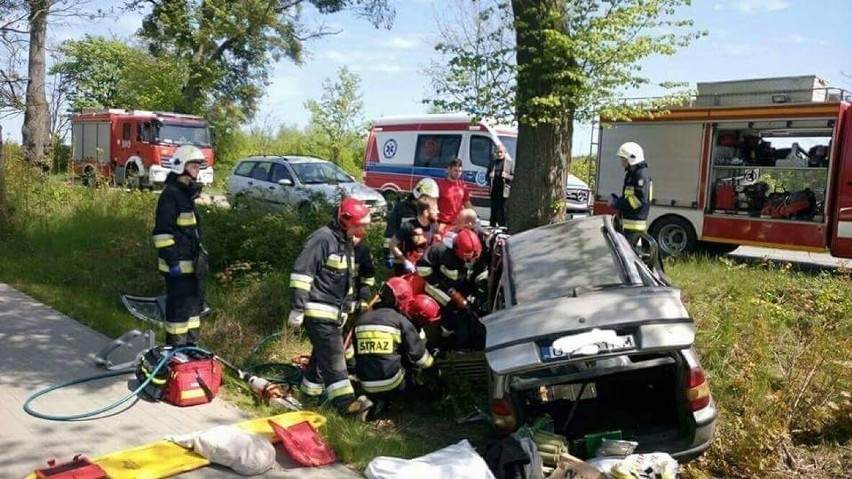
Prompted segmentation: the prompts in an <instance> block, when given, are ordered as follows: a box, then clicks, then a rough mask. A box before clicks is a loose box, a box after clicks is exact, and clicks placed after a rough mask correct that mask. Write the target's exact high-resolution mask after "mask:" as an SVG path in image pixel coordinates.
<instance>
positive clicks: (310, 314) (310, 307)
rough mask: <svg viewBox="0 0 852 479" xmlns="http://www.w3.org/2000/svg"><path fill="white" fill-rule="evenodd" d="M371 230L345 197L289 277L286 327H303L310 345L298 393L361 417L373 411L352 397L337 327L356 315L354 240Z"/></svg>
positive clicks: (361, 208) (360, 206)
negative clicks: (289, 307) (290, 293)
mask: <svg viewBox="0 0 852 479" xmlns="http://www.w3.org/2000/svg"><path fill="white" fill-rule="evenodd" d="M369 226H370V210H369V209H368V208H367V206H366V205H365V204H364V203H363V202H362V201H360V200H357V199H354V198H344V199H343V200H342V201H341V202H340V205H339V206H338V212H337V218H336V219H335V220H334V221H332V222H331V223H329V224H328V225H326V226H323V227H322V228H320V229H318V230H316V231H314V232H313V233H311V235H310V236H309V237H308V240H307V243H306V244H305V247H304V249H303V250H302V253H301V254H300V255H299V257H298V258H297V259H296V263H295V264H294V265H293V272H292V274H291V275H290V290H291V292H292V296H291V298H292V299H291V310H290V315H289V317H288V321H287V322H288V323H289V324H290V325H291V326H293V327H299V326H302V324H303V323H304V327H305V331H306V332H307V334H308V339H309V340H310V342H311V346H312V348H313V349H312V351H311V357H310V362H309V365H308V368H307V370H306V371H305V374H304V375H303V377H302V384H301V386H300V388H299V389H300V390H301V392H302V393H303V394H304V395H305V396H307V398H317V399H318V398H319V396H320V395H322V393H323V392H325V393H326V397H327V398H328V401H330V402H331V403H332V404H333V405H334V406H335V407H336V408H337V409H338V410H339V411H340V412H341V413H344V414H353V415H356V416H358V417H360V418H364V417H366V413H367V412H368V410H369V408H370V407H371V406H372V403H371V402H370V400H369V399H367V398H366V397H364V396H361V397H356V396H355V390H354V389H353V387H352V383H351V382H350V381H349V375H348V373H347V371H346V360H345V357H344V349H343V336H342V335H341V327H342V325H343V323H345V321H346V318H347V317H348V315H350V314H352V313H353V312H354V310H355V305H356V301H355V296H354V293H355V290H356V288H357V285H356V284H355V279H356V273H355V251H354V249H355V243H354V242H355V241H357V239H358V238H363V237H364V236H365V235H366V233H367V228H369Z"/></svg>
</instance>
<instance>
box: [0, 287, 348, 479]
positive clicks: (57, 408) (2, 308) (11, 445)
mask: <svg viewBox="0 0 852 479" xmlns="http://www.w3.org/2000/svg"><path fill="white" fill-rule="evenodd" d="M109 342H110V338H107V337H105V336H103V335H102V334H100V333H97V332H95V331H93V330H92V329H90V328H88V327H86V326H83V325H81V324H80V323H78V322H77V321H74V320H73V319H71V318H69V317H67V316H64V315H62V314H61V313H58V312H57V311H55V310H53V309H50V308H48V307H46V306H45V305H43V304H41V303H38V302H37V301H35V300H33V299H32V298H29V297H28V296H26V295H24V294H22V293H20V292H18V291H16V290H14V289H12V288H11V287H9V286H7V285H5V284H2V283H0V366H2V368H0V431H2V432H0V477H2V478H3V479H5V478H16V477H24V476H25V475H26V474H28V473H30V472H32V471H33V470H34V469H35V468H36V467H37V466H39V467H41V466H43V465H44V464H45V461H47V460H49V459H51V458H54V457H56V458H58V459H60V460H68V459H70V458H71V457H73V456H74V455H75V454H80V453H82V454H85V455H86V456H88V457H96V456H99V455H103V454H107V453H110V452H115V451H120V450H123V449H126V448H130V447H134V446H139V445H143V444H147V443H149V442H153V441H157V440H160V439H162V438H163V437H164V436H166V435H174V434H182V433H188V432H193V431H198V430H203V429H207V428H210V427H213V426H216V425H221V424H233V423H236V422H239V421H241V420H244V419H246V418H247V416H246V415H245V414H244V413H243V412H242V411H241V410H239V409H238V408H236V407H235V406H233V405H230V404H228V403H226V402H225V401H223V400H221V399H218V398H217V399H216V400H215V401H213V402H212V403H210V404H205V405H201V406H195V407H190V408H177V407H173V406H170V405H167V404H165V403H148V402H145V401H137V402H135V403H133V404H132V407H130V408H128V409H126V410H122V411H120V412H119V413H117V414H115V415H112V416H109V417H106V418H103V419H96V420H89V421H80V422H54V421H46V420H42V419H37V418H34V417H31V416H29V415H28V414H26V413H25V412H24V411H23V404H24V401H26V399H27V398H28V397H29V396H30V395H31V394H33V393H34V392H36V391H39V390H41V389H43V388H45V387H48V386H50V385H53V384H57V383H60V382H63V381H68V380H70V379H74V378H81V377H87V376H92V375H94V374H97V373H101V372H104V371H103V370H101V369H99V368H97V367H95V366H94V364H93V358H94V354H95V353H96V352H97V351H98V350H100V349H101V348H102V347H103V346H104V345H105V344H107V343H109ZM130 379H132V375H130V374H128V375H127V376H121V377H119V378H111V379H106V380H103V381H96V382H92V383H85V384H81V385H78V386H74V387H70V388H66V389H63V390H62V391H60V392H56V393H51V394H48V395H46V396H43V397H41V398H39V399H38V400H37V401H35V402H34V403H33V408H34V409H35V410H37V411H39V412H42V413H48V414H72V413H79V412H83V411H89V410H92V409H95V408H97V407H101V406H104V405H106V404H110V403H112V402H114V401H116V400H118V399H120V398H122V397H124V396H126V395H127V393H128V392H129V391H130V390H131V389H128V387H129V380H130ZM277 450H278V452H279V457H278V460H279V464H280V465H279V466H278V467H277V468H276V469H273V470H271V471H269V472H268V473H267V474H265V475H263V476H262V477H266V478H273V479H290V478H294V479H295V478H305V479H310V478H318V479H331V478H334V479H339V478H357V477H361V476H360V475H359V474H357V473H355V472H353V471H352V470H350V469H348V468H346V467H345V466H343V465H340V464H334V465H331V466H329V467H325V468H315V469H307V468H295V467H293V464H292V462H290V461H289V459H288V458H287V457H286V456H284V454H283V453H282V452H281V447H280V446H277ZM179 477H181V478H186V479H220V478H232V477H244V476H239V475H237V474H236V473H234V472H233V471H231V470H230V469H227V468H219V467H214V466H211V467H206V468H202V469H199V470H197V471H193V472H189V473H186V474H183V475H181V476H179Z"/></svg>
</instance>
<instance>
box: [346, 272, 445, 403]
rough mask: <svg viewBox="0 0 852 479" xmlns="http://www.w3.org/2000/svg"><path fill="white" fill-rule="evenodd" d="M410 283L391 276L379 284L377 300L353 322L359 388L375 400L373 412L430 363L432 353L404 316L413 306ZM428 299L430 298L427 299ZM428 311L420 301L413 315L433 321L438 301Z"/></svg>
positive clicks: (409, 383) (399, 391) (430, 364)
mask: <svg viewBox="0 0 852 479" xmlns="http://www.w3.org/2000/svg"><path fill="white" fill-rule="evenodd" d="M413 296H414V295H413V292H412V289H411V285H410V284H409V283H408V282H407V281H406V280H404V279H402V278H391V279H389V280H388V281H387V283H385V284H384V285H382V288H381V290H380V292H379V298H380V300H379V303H378V304H376V305H375V307H374V309H372V310H370V311H367V312H366V313H364V314H363V315H361V317H360V318H358V322H357V323H356V324H355V341H354V342H355V371H356V374H357V376H358V379H359V381H360V383H361V388H362V389H363V390H364V392H366V393H367V394H368V395H369V396H370V399H371V400H372V401H373V403H374V405H375V406H374V409H373V411H372V413H371V414H372V415H373V416H375V415H377V414H378V413H379V411H381V410H382V409H383V408H384V404H385V401H387V400H388V399H389V398H391V397H393V396H395V395H397V394H399V393H401V392H402V391H404V390H406V388H408V389H410V386H411V385H412V384H413V380H414V377H415V376H416V374H417V372H418V371H419V370H421V369H426V368H428V367H430V366H432V362H433V359H432V355H431V354H429V351H428V350H427V349H426V341H425V339H423V338H421V336H420V334H419V333H418V331H417V329H416V328H415V326H414V325H413V324H412V322H411V321H410V320H409V319H408V318H407V317H406V316H405V315H406V314H410V313H409V306H411V305H412V299H413ZM426 299H428V300H431V298H428V297H427V298H426ZM432 304H433V305H434V308H433V310H432V312H431V313H430V312H428V309H429V305H428V304H426V305H425V308H424V304H423V301H422V300H421V301H419V302H418V303H417V306H416V307H415V308H414V309H415V310H414V314H415V315H416V317H417V318H418V319H419V320H425V319H422V317H424V316H432V317H430V318H427V319H428V320H432V319H433V317H434V314H435V310H437V308H438V306H437V304H435V303H434V301H432Z"/></svg>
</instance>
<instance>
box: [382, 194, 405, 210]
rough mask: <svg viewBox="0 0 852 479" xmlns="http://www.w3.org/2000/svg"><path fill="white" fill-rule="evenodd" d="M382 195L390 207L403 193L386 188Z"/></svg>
mask: <svg viewBox="0 0 852 479" xmlns="http://www.w3.org/2000/svg"><path fill="white" fill-rule="evenodd" d="M382 196H384V197H385V201H387V202H388V207H390V208H392V207H393V204H394V203H396V202H397V201H399V198H400V196H401V195H400V193H399V192H398V191H393V190H384V191H382Z"/></svg>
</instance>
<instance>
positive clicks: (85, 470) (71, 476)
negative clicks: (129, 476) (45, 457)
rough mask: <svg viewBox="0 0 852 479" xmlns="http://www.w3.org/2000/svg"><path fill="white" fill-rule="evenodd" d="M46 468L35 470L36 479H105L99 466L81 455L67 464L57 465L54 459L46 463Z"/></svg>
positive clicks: (104, 473) (103, 472) (104, 474)
mask: <svg viewBox="0 0 852 479" xmlns="http://www.w3.org/2000/svg"><path fill="white" fill-rule="evenodd" d="M47 465H48V467H45V468H44V469H36V471H35V477H36V478H37V479H107V475H106V472H105V471H104V470H103V468H101V466H99V465H97V464H94V463H93V462H91V461H89V460H88V459H86V458H85V457H83V456H82V455H80V454H78V455H76V456H74V459H72V460H71V461H69V462H64V463H62V464H59V465H57V464H56V459H52V460H50V461H47Z"/></svg>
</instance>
